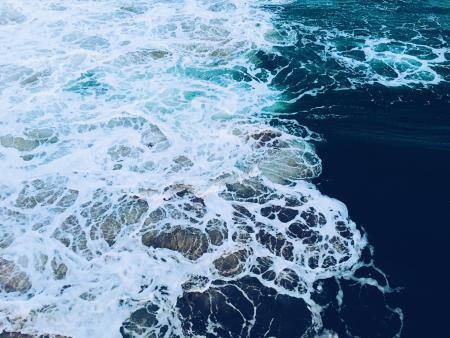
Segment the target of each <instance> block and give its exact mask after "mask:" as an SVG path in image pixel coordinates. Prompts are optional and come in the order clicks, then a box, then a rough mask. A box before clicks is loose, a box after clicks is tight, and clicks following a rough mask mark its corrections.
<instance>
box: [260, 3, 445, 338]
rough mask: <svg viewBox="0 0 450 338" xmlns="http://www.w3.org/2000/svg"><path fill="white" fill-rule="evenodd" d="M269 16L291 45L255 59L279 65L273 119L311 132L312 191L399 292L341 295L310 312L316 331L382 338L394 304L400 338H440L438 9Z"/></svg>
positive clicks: (322, 9)
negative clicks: (352, 227)
mask: <svg viewBox="0 0 450 338" xmlns="http://www.w3.org/2000/svg"><path fill="white" fill-rule="evenodd" d="M276 10H278V11H279V15H280V17H281V18H282V20H281V22H283V20H284V22H289V24H288V25H286V27H288V29H286V32H290V34H293V32H294V34H296V35H297V36H298V37H299V42H298V43H297V45H296V46H295V47H286V48H279V54H278V55H262V56H261V58H262V59H263V60H264V61H263V62H264V64H265V65H269V66H268V67H269V69H270V67H272V69H273V70H275V69H279V67H280V65H281V66H282V67H284V68H283V70H282V71H281V72H279V73H278V75H277V77H276V78H275V80H274V82H275V84H276V85H277V86H279V88H282V89H283V90H284V91H285V97H286V104H285V105H284V106H283V107H282V108H281V109H280V111H281V115H282V119H295V120H296V121H298V122H300V123H301V124H302V125H306V126H308V127H309V128H310V129H312V130H314V131H316V132H319V133H321V135H323V137H324V139H325V141H324V142H322V143H319V144H317V149H318V153H319V155H320V156H321V158H322V160H323V163H324V172H323V174H322V176H321V177H320V179H319V180H317V182H316V183H317V184H318V186H319V188H320V190H321V191H323V192H324V193H326V194H328V195H330V196H333V197H335V198H338V199H340V200H341V201H343V202H344V203H346V205H347V206H348V208H349V210H350V215H351V217H352V219H354V220H355V221H356V222H357V223H358V224H359V225H361V226H362V227H363V228H364V229H365V230H366V232H367V233H368V238H369V242H370V243H371V245H372V246H373V248H374V254H373V258H374V261H375V264H376V265H377V266H378V267H379V268H381V269H382V270H383V271H384V272H385V273H386V275H387V277H388V279H389V281H390V283H391V285H393V286H398V287H401V290H400V291H399V292H397V293H392V294H389V295H382V294H381V293H378V292H377V291H376V290H375V289H374V288H373V289H371V288H370V287H367V286H365V287H356V288H354V287H353V289H352V286H349V285H347V286H344V288H343V289H344V306H343V307H341V309H340V310H339V311H338V310H336V311H334V310H330V311H328V313H325V312H324V313H323V314H322V318H323V321H324V326H325V328H329V329H332V330H333V331H334V332H337V333H338V334H339V336H340V337H341V336H342V337H344V336H349V337H351V336H361V337H392V336H394V335H395V329H394V327H396V326H397V325H398V322H397V321H396V319H395V318H392V316H391V314H390V313H389V311H388V310H387V308H388V306H389V304H391V306H392V304H395V306H399V307H400V308H402V310H403V314H404V321H403V330H402V334H401V336H402V337H448V336H450V328H449V326H448V323H447V321H446V319H447V318H446V317H447V314H448V304H449V301H450V292H449V290H448V285H449V282H450V279H449V276H450V274H449V272H448V271H447V268H448V266H449V264H448V260H449V258H450V255H449V252H448V243H449V241H450V228H449V225H450V221H449V216H450V194H449V191H450V178H449V173H450V85H449V80H450V50H449V42H450V1H301V2H300V1H296V2H294V3H293V4H291V5H288V6H284V7H282V8H277V9H276ZM281 25H282V26H283V24H281ZM439 53H441V54H440V55H441V56H439ZM330 288H331V289H332V287H330ZM330 307H331V308H332V307H333V306H330Z"/></svg>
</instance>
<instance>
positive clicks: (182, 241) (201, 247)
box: [142, 226, 208, 260]
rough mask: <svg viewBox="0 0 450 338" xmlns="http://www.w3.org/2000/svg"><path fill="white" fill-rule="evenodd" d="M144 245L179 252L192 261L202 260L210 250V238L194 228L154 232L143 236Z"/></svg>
mask: <svg viewBox="0 0 450 338" xmlns="http://www.w3.org/2000/svg"><path fill="white" fill-rule="evenodd" d="M142 243H143V244H144V245H145V246H148V247H153V248H165V249H169V250H173V251H177V252H179V253H181V254H182V255H183V256H185V257H186V258H189V259H191V260H196V259H198V258H200V257H201V256H202V255H203V254H204V253H205V252H207V250H208V237H207V236H206V234H204V233H203V232H202V231H201V230H199V229H197V228H193V227H186V228H183V227H181V226H175V227H173V228H169V229H166V230H161V231H158V230H152V231H149V232H147V233H145V234H144V235H143V236H142Z"/></svg>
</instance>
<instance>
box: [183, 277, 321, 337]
mask: <svg viewBox="0 0 450 338" xmlns="http://www.w3.org/2000/svg"><path fill="white" fill-rule="evenodd" d="M177 308H178V309H179V313H180V319H181V325H182V328H183V332H184V334H185V335H186V336H206V337H229V338H231V337H255V338H256V337H301V336H302V335H303V334H305V332H306V331H307V330H308V329H309V328H310V326H311V325H312V320H311V314H310V312H309V310H308V307H307V305H306V303H305V302H304V301H303V299H300V298H294V297H290V296H286V295H282V294H278V293H277V292H276V290H274V289H272V288H268V287H265V286H264V285H262V284H261V283H260V282H259V281H258V280H257V279H256V278H251V277H245V278H242V279H239V280H237V281H231V282H223V281H216V282H214V285H213V286H211V287H210V288H209V289H208V290H206V291H205V292H185V293H184V294H183V296H181V297H180V298H178V301H177Z"/></svg>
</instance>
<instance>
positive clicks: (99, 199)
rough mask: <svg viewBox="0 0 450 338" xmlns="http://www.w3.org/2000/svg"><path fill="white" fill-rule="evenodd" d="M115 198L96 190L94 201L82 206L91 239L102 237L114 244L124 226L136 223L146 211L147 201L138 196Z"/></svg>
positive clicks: (82, 214) (82, 213) (110, 244)
mask: <svg viewBox="0 0 450 338" xmlns="http://www.w3.org/2000/svg"><path fill="white" fill-rule="evenodd" d="M116 198H117V197H116ZM116 198H113V197H112V196H110V195H109V194H108V193H107V192H105V191H103V190H98V191H97V192H96V193H95V194H94V201H93V202H90V203H87V204H85V205H84V206H83V209H82V211H81V216H82V217H83V218H84V219H85V222H86V225H87V226H88V227H90V238H91V240H96V239H99V238H103V239H104V240H105V241H106V243H108V245H109V246H112V245H114V243H115V242H116V240H117V236H118V235H119V233H120V232H121V231H122V229H123V228H124V226H129V225H132V224H136V223H138V222H139V221H140V219H141V218H142V216H143V215H144V214H145V213H146V212H147V211H148V208H149V207H148V203H147V201H146V200H145V199H143V198H141V197H139V196H136V195H122V196H121V197H119V198H118V199H116Z"/></svg>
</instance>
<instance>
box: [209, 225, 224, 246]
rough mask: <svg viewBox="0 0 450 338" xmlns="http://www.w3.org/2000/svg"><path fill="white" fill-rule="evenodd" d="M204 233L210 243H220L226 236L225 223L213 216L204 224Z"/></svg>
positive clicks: (217, 244)
mask: <svg viewBox="0 0 450 338" xmlns="http://www.w3.org/2000/svg"><path fill="white" fill-rule="evenodd" d="M206 234H207V235H208V237H209V242H210V243H211V244H212V245H216V246H219V245H222V244H223V242H224V241H225V240H226V239H227V237H228V229H227V224H226V223H225V222H223V221H221V220H219V219H217V218H213V219H211V220H209V221H208V223H207V224H206Z"/></svg>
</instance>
